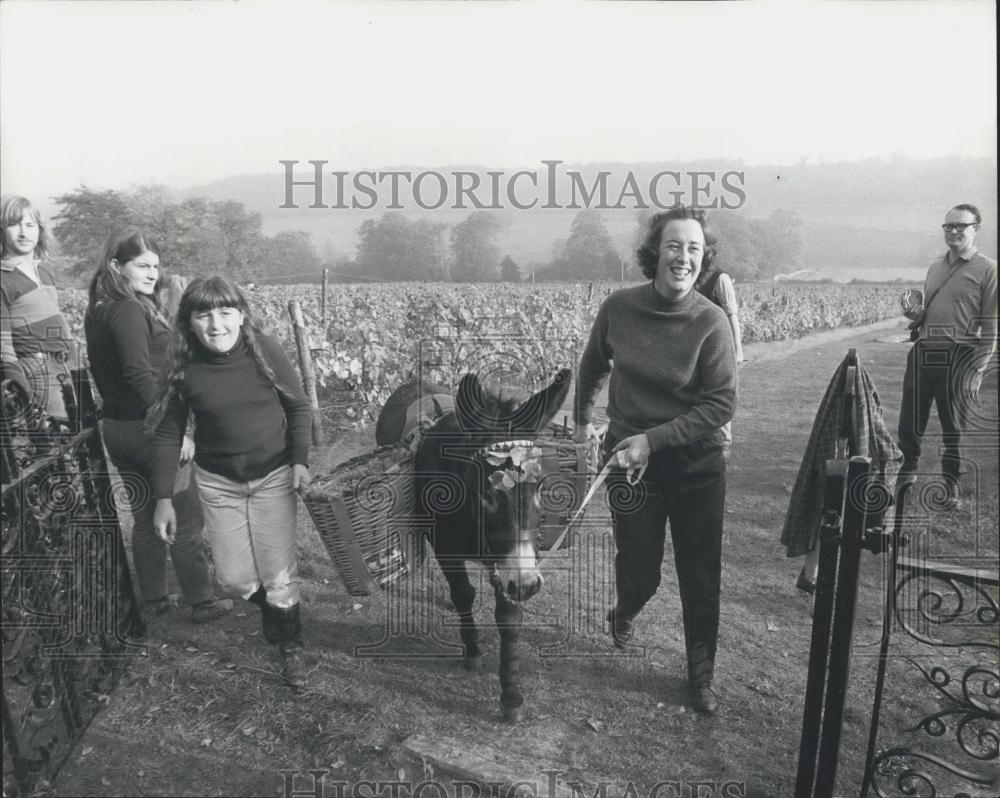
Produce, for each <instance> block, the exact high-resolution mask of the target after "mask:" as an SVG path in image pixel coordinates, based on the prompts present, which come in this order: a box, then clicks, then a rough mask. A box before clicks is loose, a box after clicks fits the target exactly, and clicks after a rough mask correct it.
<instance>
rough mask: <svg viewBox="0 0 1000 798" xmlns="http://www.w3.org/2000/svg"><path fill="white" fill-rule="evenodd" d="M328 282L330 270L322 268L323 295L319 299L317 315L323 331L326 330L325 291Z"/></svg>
mask: <svg viewBox="0 0 1000 798" xmlns="http://www.w3.org/2000/svg"><path fill="white" fill-rule="evenodd" d="M329 283H330V270H329V269H323V296H322V297H321V298H320V301H319V316H320V319H321V320H322V322H323V331H324V333H325V332H326V292H327V290H328V288H329Z"/></svg>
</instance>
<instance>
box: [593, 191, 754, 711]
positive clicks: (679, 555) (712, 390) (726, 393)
mask: <svg viewBox="0 0 1000 798" xmlns="http://www.w3.org/2000/svg"><path fill="white" fill-rule="evenodd" d="M706 227H707V221H706V218H705V214H704V213H703V212H701V211H694V210H691V209H689V208H685V207H683V206H681V207H677V208H673V209H671V210H669V211H667V212H665V213H661V214H658V215H656V216H654V217H653V218H652V219H651V220H650V228H649V232H648V234H647V237H646V241H645V243H644V244H643V246H642V247H641V248H640V249H639V253H638V254H639V260H640V264H641V265H642V269H643V273H644V274H645V275H646V276H647V277H649V278H651V281H650V282H649V283H647V284H645V285H641V286H638V287H635V288H626V289H623V290H621V291H617V292H615V293H614V294H612V295H611V296H609V297H608V298H607V299H606V300H605V302H604V304H602V305H601V308H600V309H599V310H598V312H597V318H596V319H595V321H594V326H593V329H592V330H591V334H590V339H589V341H588V343H587V347H586V350H585V351H584V353H583V357H582V358H581V360H580V369H579V374H578V377H577V395H576V410H575V420H576V433H575V439H576V440H577V441H581V442H582V441H584V440H586V439H587V438H588V437H590V436H592V435H593V434H594V431H593V426H592V424H591V416H592V412H593V408H594V400H595V398H596V396H597V393H598V392H599V390H600V388H601V385H602V384H603V382H604V379H605V378H606V377H607V375H608V374H609V373H610V375H611V381H610V386H609V393H608V419H609V425H608V432H607V435H606V437H605V452H604V453H605V456H608V457H610V456H614V457H615V458H617V464H618V466H619V468H616V469H614V470H612V472H611V475H610V476H609V478H608V482H607V487H608V496H609V503H610V505H611V512H612V518H613V520H614V532H615V545H616V547H617V550H618V551H617V554H616V557H615V587H616V593H617V604H616V606H615V607H614V609H612V610H611V611H610V612H609V613H608V621H609V622H610V624H611V635H612V640H613V641H614V644H615V645H616V646H618V647H619V648H624V647H625V646H626V645H627V644H628V642H629V640H630V638H631V636H632V620H633V618H635V616H636V615H637V614H638V613H639V611H640V610H641V609H642V608H643V606H645V604H646V602H647V601H649V599H650V598H652V597H653V594H654V593H655V592H656V589H657V587H658V586H659V584H660V569H661V563H662V561H663V554H664V542H665V537H666V524H667V521H668V520H669V521H670V534H671V538H672V542H673V547H674V559H675V564H676V567H677V576H678V583H679V586H680V595H681V605H682V610H683V618H684V636H685V640H686V649H687V664H688V684H689V687H690V691H691V698H692V702H693V704H694V706H695V708H696V709H697V710H698V711H700V712H703V713H706V714H711V713H713V712H715V711H716V709H717V708H718V696H717V695H716V693H715V691H714V689H713V687H712V679H713V676H714V668H715V665H714V663H715V651H716V642H717V640H718V628H719V592H720V576H721V570H722V524H723V519H724V517H725V516H724V512H725V499H726V463H725V459H724V457H723V437H722V433H721V431H720V428H721V427H722V426H723V425H725V424H726V422H728V421H729V420H730V419H731V418H732V416H733V412H734V410H735V406H736V388H737V376H736V357H735V354H734V351H733V337H732V334H731V332H730V329H729V323H728V321H727V319H726V315H725V313H724V312H723V311H722V310H721V309H720V308H719V307H717V306H716V305H715V304H713V303H712V302H711V301H709V300H708V299H706V298H705V297H703V296H701V295H700V294H699V293H698V292H697V291H695V290H693V289H694V283H695V280H696V279H697V278H698V274H699V272H700V270H701V269H702V267H703V264H705V263H706V262H710V261H711V258H712V257H713V255H714V252H713V250H712V248H711V247H710V246H707V245H706V237H707V236H706V233H707V230H706ZM612 361H614V367H613V368H612ZM636 469H644V471H643V473H642V475H641V477H640V478H639V479H637V480H636V481H635V484H632V480H630V478H629V477H628V474H629V473H630V472H631V471H634V470H636Z"/></svg>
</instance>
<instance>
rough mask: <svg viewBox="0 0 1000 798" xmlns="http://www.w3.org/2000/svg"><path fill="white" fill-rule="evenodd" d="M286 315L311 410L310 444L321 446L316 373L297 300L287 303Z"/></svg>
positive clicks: (321, 432) (321, 421)
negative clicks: (290, 324)
mask: <svg viewBox="0 0 1000 798" xmlns="http://www.w3.org/2000/svg"><path fill="white" fill-rule="evenodd" d="M288 315H289V316H291V317H292V332H294V333H295V346H296V348H297V349H298V350H299V371H301V372H302V387H303V388H305V391H306V398H307V399H308V400H309V406H310V407H311V408H312V421H313V423H312V443H313V446H322V445H323V420H322V419H321V418H320V415H319V397H317V395H316V373H315V372H314V371H313V362H312V353H311V352H310V351H309V341H307V340H306V324H305V321H304V320H303V318H302V308H301V307H300V306H299V303H298V300H295V299H293V300H292V301H291V302H289V303H288Z"/></svg>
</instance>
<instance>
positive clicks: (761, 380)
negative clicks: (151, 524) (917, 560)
mask: <svg viewBox="0 0 1000 798" xmlns="http://www.w3.org/2000/svg"><path fill="white" fill-rule="evenodd" d="M893 337H894V336H891V335H889V336H887V335H885V333H879V334H873V333H871V332H869V333H865V334H863V335H861V336H855V337H854V338H848V339H845V340H842V341H838V342H833V343H828V344H824V345H821V346H819V347H816V348H802V349H800V350H799V351H796V352H793V353H791V354H790V355H788V356H787V358H784V359H775V360H769V361H766V362H760V363H757V364H755V365H751V366H749V367H747V368H746V369H744V370H743V372H742V373H741V380H742V392H741V405H740V410H739V413H738V415H737V417H736V420H735V423H734V435H735V444H734V456H733V460H732V464H731V470H730V479H729V496H728V501H727V518H728V523H727V529H726V538H725V544H724V546H725V548H724V552H723V567H724V573H723V616H722V628H721V639H720V650H719V657H718V675H717V684H718V687H719V689H720V692H721V695H722V708H721V710H720V712H719V714H718V716H717V717H715V718H713V719H705V718H702V717H700V716H696V715H694V714H693V713H692V712H691V711H689V710H688V709H687V705H686V696H685V690H684V648H683V639H682V631H681V626H680V608H679V603H678V599H677V587H676V576H675V574H674V572H673V565H672V561H671V558H670V555H669V554H668V556H667V559H666V561H665V564H664V568H663V584H662V585H661V588H660V591H659V593H658V594H657V596H656V597H655V598H654V600H653V601H652V602H651V603H650V605H649V606H648V607H647V608H646V610H645V611H644V612H643V614H642V615H641V616H640V618H639V620H640V622H641V625H640V627H639V629H638V633H637V638H636V642H637V643H638V645H639V648H637V649H636V650H635V651H634V652H626V653H621V652H616V651H615V649H613V648H612V647H611V645H610V640H609V638H608V636H607V634H606V631H605V630H604V628H603V617H604V612H605V611H606V608H607V606H608V601H609V598H610V596H611V595H612V591H613V585H612V580H611V575H612V571H611V560H610V558H611V555H612V546H611V543H610V538H609V536H608V520H607V517H606V515H604V514H603V512H598V513H592V514H590V515H589V516H588V519H587V521H586V522H585V530H584V533H585V534H583V535H582V536H581V537H578V538H577V540H576V541H575V542H574V544H573V547H572V552H573V555H572V557H571V558H570V559H569V560H563V561H559V560H554V562H555V563H556V565H555V566H554V567H553V568H552V569H551V573H549V574H548V575H547V581H546V587H545V589H544V591H543V593H542V594H541V595H540V596H538V597H536V598H534V599H532V601H531V602H530V604H529V605H528V610H529V614H528V616H527V620H528V624H529V628H527V629H526V630H525V633H524V634H523V635H522V641H523V643H522V646H523V655H524V656H523V659H522V672H523V688H524V690H525V697H526V703H525V707H524V708H525V719H524V721H523V722H522V723H521V724H520V725H519V726H516V727H512V726H507V725H504V724H503V723H501V722H500V718H499V706H498V682H497V676H496V664H497V656H498V654H497V639H498V638H497V635H496V633H495V630H494V629H492V628H491V623H492V600H491V599H489V600H487V601H482V600H478V603H477V609H476V615H477V621H478V622H479V624H480V627H481V630H482V632H483V638H484V651H485V654H486V666H485V668H484V671H483V672H482V673H480V674H475V675H473V674H469V673H466V672H465V671H464V670H463V669H462V666H461V660H460V658H459V652H458V650H457V648H456V646H455V644H456V643H457V640H458V635H457V629H455V628H454V627H453V626H452V623H451V620H452V616H451V613H450V611H449V609H448V606H447V602H446V596H447V592H446V586H445V583H444V580H443V578H441V577H440V575H439V574H438V573H437V572H436V569H431V570H429V571H427V572H426V574H425V577H426V578H419V579H418V578H409V579H407V580H404V581H403V582H402V583H400V585H398V586H397V588H396V589H394V590H392V591H391V592H390V593H388V594H381V595H378V596H373V597H368V598H362V599H357V598H352V597H350V596H348V595H347V594H346V593H345V591H344V589H343V587H342V585H341V584H340V581H339V577H338V576H337V574H336V572H335V570H334V569H333V566H332V564H331V563H330V561H329V559H328V557H327V555H326V553H325V550H324V549H323V547H322V544H321V543H320V541H319V539H318V536H317V534H316V532H315V531H314V530H313V528H312V527H311V524H310V522H309V521H308V519H307V518H306V516H305V513H304V512H303V514H302V518H301V521H300V523H301V529H300V531H301V537H300V546H301V550H300V553H301V564H302V571H303V573H302V576H303V579H304V584H303V594H304V612H305V616H304V617H305V624H306V626H305V633H306V642H307V646H308V649H309V654H308V657H309V662H310V664H311V665H312V666H313V667H314V668H315V670H314V672H313V673H312V676H311V680H312V684H311V688H312V689H311V690H310V691H308V692H306V693H304V694H301V695H293V694H292V693H291V692H289V690H288V688H287V687H285V686H284V685H283V684H282V683H281V682H280V680H279V679H277V678H276V676H275V675H274V674H275V672H276V670H277V663H276V660H275V655H274V653H273V652H271V651H269V650H268V647H267V646H266V645H265V644H264V643H263V641H262V640H261V639H260V634H259V631H258V628H259V624H258V621H257V615H256V611H255V610H254V611H253V612H251V608H250V607H249V606H248V607H240V608H238V613H237V614H236V616H234V617H230V618H227V619H224V620H222V621H221V622H219V623H216V624H215V625H213V626H210V627H207V628H206V627H197V626H194V625H192V624H191V623H190V621H189V619H188V613H187V612H186V611H184V610H175V611H174V612H172V613H170V614H168V615H167V616H165V617H164V618H163V619H159V620H154V621H153V622H152V623H151V624H150V629H149V637H148V656H146V657H145V658H141V659H137V660H136V661H135V662H134V663H133V665H132V666H131V669H130V671H129V672H128V673H127V674H126V676H125V677H124V679H123V681H122V684H121V686H120V687H119V688H118V689H117V690H116V691H115V693H114V694H113V695H112V697H111V701H110V703H109V705H108V706H107V708H106V709H105V710H104V711H103V712H102V713H101V714H100V715H98V717H97V719H96V720H95V722H94V723H93V725H92V727H91V729H90V730H89V732H88V733H87V735H86V737H85V738H84V739H83V741H82V744H81V745H79V746H78V747H77V749H76V750H75V751H74V752H73V753H72V754H71V756H70V758H69V760H68V761H67V763H66V765H65V767H64V768H63V771H62V772H61V774H60V776H59V778H58V780H57V781H56V783H55V784H54V785H53V786H52V788H51V792H50V793H49V794H58V795H65V796H76V795H79V796H84V795H88V796H92V795H260V796H273V795H281V794H289V793H288V792H287V791H286V789H285V777H284V776H283V775H282V774H281V771H282V770H292V771H297V772H302V773H303V775H304V772H305V771H306V770H307V769H319V770H322V771H326V772H327V773H328V775H327V777H326V778H327V782H328V785H331V784H332V782H336V781H339V782H344V783H346V784H348V785H351V786H350V787H348V788H344V789H346V790H347V792H346V793H345V794H352V793H351V790H352V789H353V790H355V792H354V793H353V794H356V795H371V794H374V792H376V791H377V787H376V785H372V786H371V787H365V786H364V785H363V782H366V781H369V782H380V781H381V782H385V781H391V780H394V779H397V778H401V776H400V774H401V773H403V772H404V770H403V768H404V765H405V763H404V762H402V760H401V759H400V756H399V750H400V746H401V744H402V743H403V741H404V740H406V739H407V738H411V737H412V736H413V735H422V736H423V737H424V738H430V739H431V740H434V741H436V742H437V743H438V744H439V745H440V746H442V747H443V748H444V749H445V750H449V749H450V750H453V751H454V752H455V753H456V754H466V755H468V754H470V753H475V752H482V751H494V752H499V754H500V755H501V757H502V758H503V759H504V760H505V761H507V762H509V764H510V767H512V768H517V769H518V770H519V771H520V772H527V773H529V774H530V775H531V777H532V778H533V779H535V780H536V781H537V783H538V785H539V789H540V790H542V789H544V786H545V785H546V784H548V781H547V778H548V777H547V776H546V775H545V774H544V771H546V770H550V771H552V770H555V771H558V776H557V778H558V779H559V780H560V781H561V782H566V783H568V782H576V783H578V784H580V785H581V786H582V788H584V789H585V790H586V795H588V796H589V795H591V794H592V793H593V792H594V790H595V789H597V787H598V786H599V785H600V784H602V783H603V784H605V786H606V791H607V795H609V796H618V795H623V794H625V793H626V790H627V787H628V784H629V783H630V782H631V783H632V784H633V785H634V787H635V789H636V790H637V791H638V794H639V795H646V794H648V791H649V790H650V789H651V788H652V787H653V786H654V785H655V784H657V783H658V782H662V781H680V782H685V783H686V784H687V785H688V787H686V788H685V789H687V790H689V791H687V792H677V793H676V794H678V795H685V796H687V795H702V794H704V795H722V794H725V793H724V792H722V789H723V787H724V785H725V784H727V783H732V784H735V785H737V786H736V787H731V788H730V789H731V790H737V791H735V792H731V794H733V795H746V796H758V797H759V798H781V797H783V796H790V795H791V793H792V786H793V784H794V777H795V766H796V758H797V752H798V743H799V730H800V726H801V721H802V717H801V715H802V700H803V695H804V690H805V678H806V661H807V658H808V647H809V634H810V618H809V614H808V608H809V604H808V601H807V599H806V598H804V597H803V596H802V595H801V594H800V593H798V591H796V589H795V588H794V582H795V577H796V574H797V572H798V568H799V565H800V563H799V562H798V561H789V560H787V559H786V558H785V556H784V550H783V548H782V547H781V546H780V545H779V542H778V537H779V532H780V529H781V525H782V521H783V518H784V512H785V509H786V507H787V502H788V495H789V494H788V490H789V488H790V486H791V484H792V483H793V482H794V479H795V474H796V471H797V469H798V465H799V462H800V459H801V457H802V452H803V450H804V447H805V442H806V439H807V437H808V435H809V431H810V429H811V425H812V421H813V417H814V414H815V410H816V406H817V404H818V402H819V399H820V398H821V396H822V394H823V391H824V390H825V388H826V384H827V382H828V380H829V378H830V376H831V375H832V373H833V371H834V370H835V368H836V366H837V365H838V363H839V362H840V360H841V359H842V358H843V357H844V355H845V354H846V352H847V349H848V347H850V346H855V347H857V349H858V352H859V356H860V359H861V362H862V363H863V364H864V366H865V368H866V369H868V371H869V373H870V374H871V376H872V378H873V380H874V382H875V384H876V385H877V387H878V389H879V391H880V394H881V396H882V399H883V403H884V406H885V414H886V417H887V422H888V423H889V425H890V427H891V428H894V427H895V423H896V418H897V413H898V403H899V396H900V390H901V389H900V385H901V380H902V374H903V366H904V361H905V353H906V347H905V346H903V345H901V344H899V343H892V342H891V341H892V340H893ZM895 337H896V338H898V335H896V336H895ZM984 388H985V396H984V398H983V403H984V407H985V408H986V409H987V411H989V412H992V418H993V419H994V421H995V419H996V410H995V409H996V406H997V385H996V370H995V369H994V370H992V371H991V373H990V375H989V380H988V385H987V386H984ZM937 434H939V429H938V427H937V424H936V420H934V419H932V422H931V428H930V431H929V435H930V436H932V437H933V436H935V435H937ZM370 435H371V432H370V431H368V432H365V431H360V432H348V433H346V434H345V435H344V436H342V437H341V438H340V439H339V440H338V441H337V442H335V443H334V444H333V445H332V446H331V447H329V448H328V449H327V450H325V451H322V452H319V453H318V454H317V456H316V462H317V464H316V468H317V469H322V467H323V465H322V464H324V463H325V464H330V463H333V462H336V461H340V460H342V459H344V458H346V457H348V456H351V455H353V454H356V453H358V452H361V451H365V450H366V449H368V448H370V446H371V439H370V438H369V437H368V436H370ZM995 441H996V436H995V433H993V438H992V443H993V445H992V446H991V445H988V440H987V441H984V440H983V439H980V441H979V442H980V444H983V445H980V446H979V447H978V448H975V449H970V457H972V458H974V461H975V466H976V469H977V470H975V471H974V472H973V473H971V474H970V475H969V476H968V477H966V478H965V481H964V484H963V487H964V490H965V494H966V496H968V497H971V498H970V499H967V500H966V501H965V503H964V505H963V508H962V509H961V510H959V511H957V512H954V513H951V514H934V513H927V512H923V511H921V512H918V513H917V514H916V515H915V516H914V519H915V524H914V527H913V528H912V529H911V534H913V535H919V534H920V533H922V532H926V533H928V534H927V537H926V541H927V553H928V555H929V556H930V557H932V558H934V559H942V558H946V557H958V558H964V559H965V561H968V560H969V558H973V557H974V558H976V560H977V561H983V562H992V563H994V565H993V567H995V559H996V555H997V539H996V528H997V449H996V446H995ZM933 449H934V446H933V443H932V441H930V440H929V441H928V447H927V456H925V459H924V463H923V464H924V465H925V466H926V467H927V468H928V469H933V468H934V466H935V464H934V463H933V458H932V456H931V452H932V451H933ZM918 487H919V484H918ZM918 525H919V527H920V528H919V529H917V528H916V527H917V526H918ZM863 556H864V560H863V573H862V583H861V590H860V594H859V604H858V610H857V627H856V641H855V642H856V646H857V651H856V656H855V663H854V665H853V666H852V684H851V689H850V693H849V696H848V701H847V706H848V711H847V715H846V720H845V726H844V743H843V748H842V759H841V763H840V769H839V776H840V783H839V785H838V789H837V792H836V794H837V795H854V794H856V792H857V787H858V784H859V783H860V777H861V767H862V763H863V758H862V757H863V746H864V743H865V739H866V735H867V730H868V714H869V708H870V700H871V688H870V685H871V678H872V674H873V671H874V669H873V667H872V658H871V657H870V656H868V654H869V653H870V652H871V650H872V642H873V641H875V640H877V638H878V633H879V624H880V620H881V618H880V612H881V611H880V593H879V589H880V586H881V579H882V567H881V562H880V560H879V559H878V558H877V557H875V556H874V555H870V554H864V555H863ZM482 584H483V585H485V579H483V582H482ZM488 592H489V591H488V590H487V591H486V593H487V595H488ZM480 596H482V592H481V593H480ZM400 612H403V613H404V614H406V613H409V614H410V616H409V617H419V618H421V619H425V620H427V621H428V622H429V628H430V629H431V630H432V633H431V634H430V635H427V634H424V635H419V634H415V635H410V636H403V635H390V634H388V631H389V630H390V628H391V624H390V621H391V620H392V619H393V618H395V617H398V615H399V613H400ZM427 654H430V655H432V656H429V657H427V656H423V657H422V656H418V655H427ZM904 685H905V693H904V694H902V695H901V693H900V691H901V690H902V688H903V686H904ZM919 688H920V685H914V684H913V683H911V682H910V681H907V680H906V679H904V678H902V677H901V681H899V682H898V683H895V684H894V683H893V682H890V685H889V693H888V694H887V702H888V707H887V711H886V713H885V715H884V724H883V729H884V735H885V737H884V738H883V739H885V740H887V741H888V743H892V742H895V741H902V740H903V739H904V734H903V732H902V729H903V728H905V727H906V726H907V725H912V724H913V723H915V722H916V719H919V717H920V715H916V713H917V711H918V709H920V710H923V714H926V713H927V712H929V711H930V710H931V709H933V707H934V701H935V698H934V696H933V695H932V691H930V690H929V688H928V687H927V686H926V685H923V690H922V691H921V690H920V689H919ZM894 689H895V690H896V692H895V693H894V692H893V690H894ZM921 701H923V702H924V703H923V704H921V703H920V702H921ZM914 716H915V717H916V719H915V717H914ZM906 739H907V740H913V739H917V742H918V743H919V739H918V738H914V736H913V735H909V736H908V737H906ZM409 772H410V771H406V773H409ZM698 780H702V781H705V782H711V783H713V784H714V785H715V790H716V791H715V792H702V793H696V792H692V791H690V790H691V784H692V783H693V782H695V781H698ZM359 786H360V787H361V790H362V791H361V792H360V793H359V792H357V789H358V787H359ZM295 787H296V789H299V790H304V789H306V788H307V787H308V783H307V782H300V781H296V782H295ZM308 794H312V792H311V791H310V792H309V793H308ZM327 794H328V795H334V794H336V793H335V792H334V788H333V786H328V788H327ZM383 794H385V795H389V794H390V793H389V792H388V791H386V792H384V793H383ZM671 794H672V793H671V792H670V791H669V790H667V789H666V788H661V790H660V793H659V795H660V796H665V795H671ZM973 794H976V793H973ZM980 794H983V795H985V794H987V793H980ZM484 795H485V793H484Z"/></svg>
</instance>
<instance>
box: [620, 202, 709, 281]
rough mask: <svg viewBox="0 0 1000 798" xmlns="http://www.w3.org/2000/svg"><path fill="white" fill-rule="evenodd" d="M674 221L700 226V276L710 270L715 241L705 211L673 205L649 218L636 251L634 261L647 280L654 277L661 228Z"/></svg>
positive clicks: (657, 261)
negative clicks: (691, 221) (702, 243)
mask: <svg viewBox="0 0 1000 798" xmlns="http://www.w3.org/2000/svg"><path fill="white" fill-rule="evenodd" d="M674 219H694V220H695V221H696V222H698V224H700V225H701V229H702V232H703V233H704V234H705V253H704V255H703V256H702V259H701V271H702V274H705V273H707V272H709V271H710V270H711V269H712V262H713V261H714V260H715V245H716V243H717V239H716V238H715V234H714V233H713V232H712V229H711V227H710V226H709V224H708V214H707V213H705V211H701V210H697V209H695V208H688V207H687V206H686V205H675V206H674V207H673V208H670V209H668V210H665V211H663V212H662V213H657V214H655V215H654V216H651V217H650V219H649V229H648V230H647V231H646V238H645V239H644V240H643V242H642V246H640V247H639V249H637V250H636V259H637V260H638V262H639V266H640V268H641V269H642V273H643V274H644V275H645V276H646V278H647V279H649V280H652V279H653V278H654V277H656V264H657V263H659V260H660V236H662V235H663V228H664V227H666V226H667V224H668V223H669V222H672V221H673V220H674Z"/></svg>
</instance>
